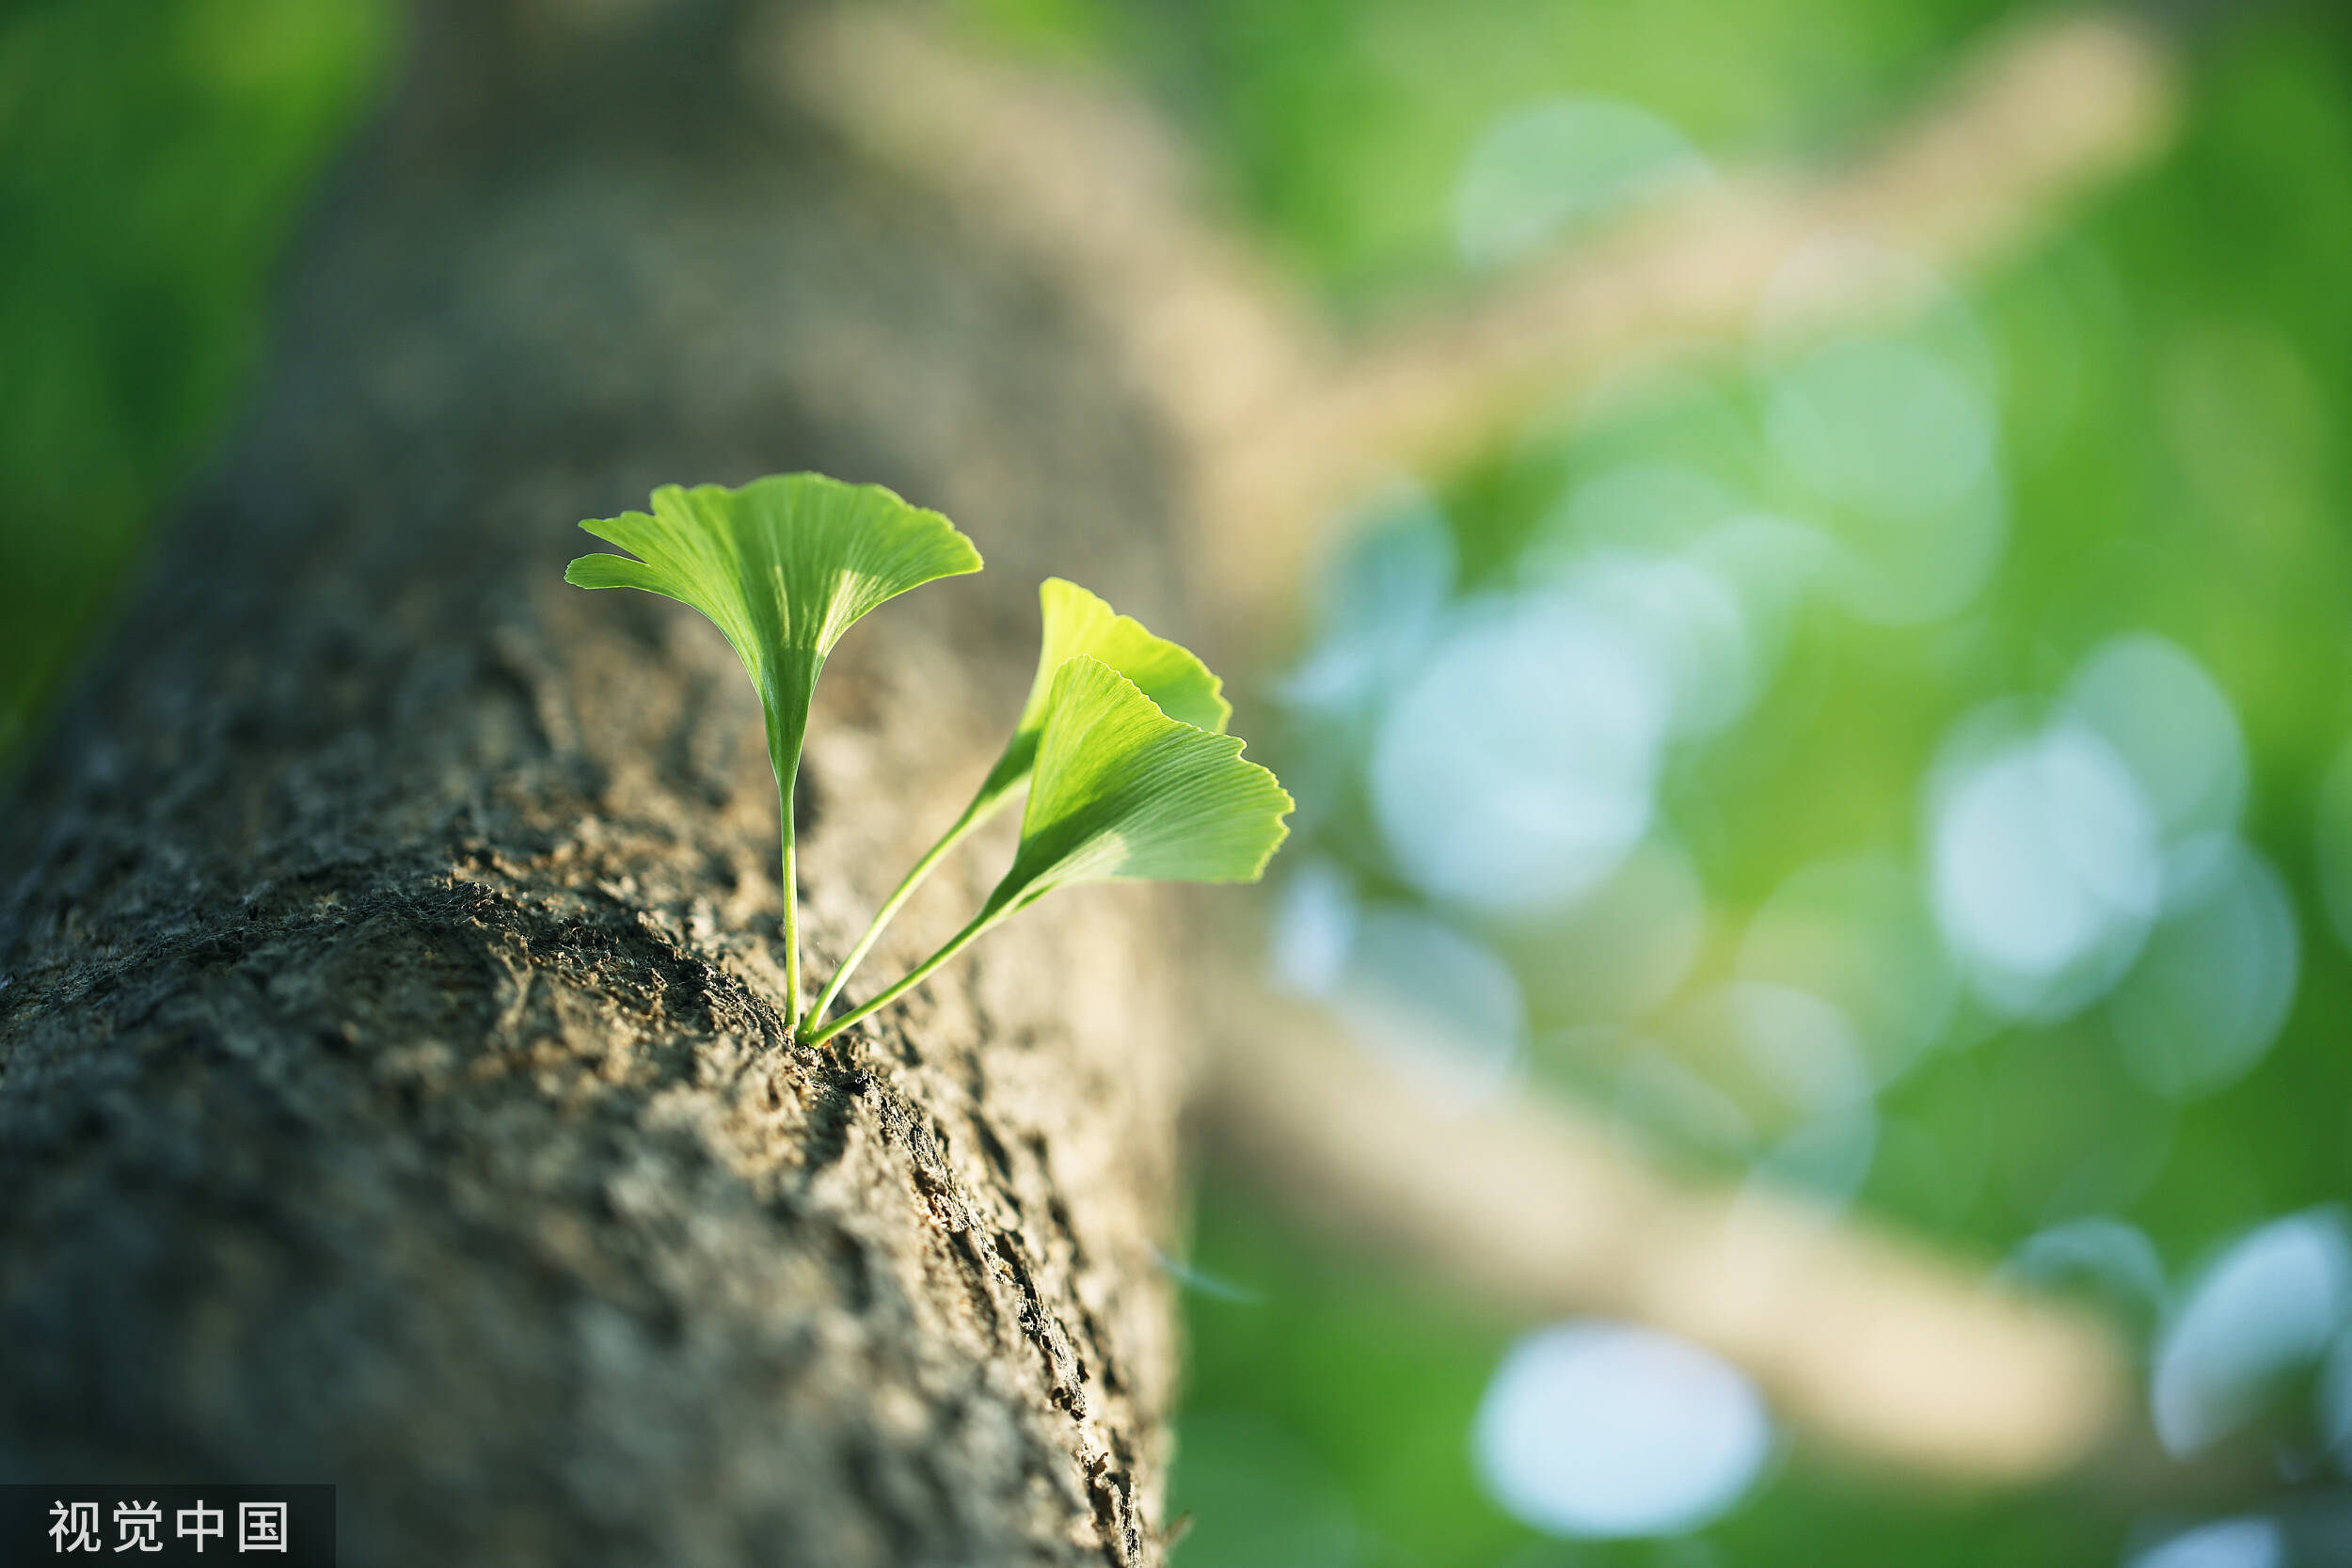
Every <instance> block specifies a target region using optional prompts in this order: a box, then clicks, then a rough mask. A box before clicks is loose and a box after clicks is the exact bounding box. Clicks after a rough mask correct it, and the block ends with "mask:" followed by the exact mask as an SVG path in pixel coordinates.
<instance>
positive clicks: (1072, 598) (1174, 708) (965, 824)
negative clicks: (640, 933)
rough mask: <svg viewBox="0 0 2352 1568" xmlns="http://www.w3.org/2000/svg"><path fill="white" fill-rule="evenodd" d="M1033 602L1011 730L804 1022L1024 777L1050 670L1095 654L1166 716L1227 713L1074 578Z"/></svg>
mask: <svg viewBox="0 0 2352 1568" xmlns="http://www.w3.org/2000/svg"><path fill="white" fill-rule="evenodd" d="M1038 608H1039V610H1040V611H1041V615H1042V618H1043V623H1044V632H1043V636H1042V637H1041V640H1040V646H1039V651H1038V661H1037V676H1036V679H1034V680H1033V681H1032V682H1031V683H1030V686H1029V699H1028V701H1027V702H1026V703H1025V704H1024V705H1022V708H1021V718H1020V720H1019V721H1017V722H1016V723H1015V724H1014V726H1013V733H1012V738H1011V739H1010V740H1009V741H1008V742H1006V745H1005V750H1004V753H1003V754H1002V755H1001V756H999V757H998V758H997V759H996V765H995V766H994V767H993V768H990V769H989V773H988V777H987V778H986V779H984V780H982V781H981V784H980V787H979V790H978V792H977V793H976V794H975V795H974V796H973V797H972V803H971V804H970V805H968V806H966V807H965V808H964V810H963V815H962V816H959V817H958V818H957V819H956V820H955V823H954V824H953V825H952V826H951V827H949V828H948V830H947V831H946V832H945V833H942V834H941V835H940V838H939V842H938V843H936V844H934V845H932V846H931V847H930V849H929V850H927V851H926V852H925V853H924V856H923V858H922V859H921V860H919V861H917V862H916V863H914V869H913V870H912V871H909V872H908V873H907V874H906V877H905V878H904V879H902V880H901V881H900V882H899V883H898V886H897V887H896V888H894V889H892V890H891V894H890V896H889V897H888V898H886V899H884V900H883V901H882V908H880V909H879V910H876V911H874V918H873V920H872V921H871V922H870V923H869V924H868V925H867V926H866V932H865V934H864V935H863V936H861V937H859V938H858V940H857V945H855V946H854V947H852V948H850V952H849V956H848V957H846V958H843V959H842V960H841V967H840V968H838V969H836V970H835V971H834V975H833V978H832V979H831V980H830V981H828V982H827V983H826V985H825V990H824V994H823V995H821V996H819V997H818V999H817V1002H816V1005H815V1006H812V1007H810V1008H809V1014H808V1022H811V1023H814V1022H816V1021H817V1020H818V1019H820V1018H822V1017H823V1016H824V1013H825V1009H826V1008H827V1007H830V1006H833V1001H834V997H836V996H838V995H840V994H841V988H842V987H844V986H846V985H848V984H849V981H850V975H851V974H854V973H855V972H856V970H857V967H858V965H859V964H860V963H862V962H863V961H865V958H866V954H868V953H869V952H871V951H872V950H873V947H874V944H875V942H879V941H880V940H881V939H882V930H883V928H884V927H887V926H888V925H889V924H890V921H891V918H892V917H893V916H894V915H896V914H897V913H898V911H899V909H900V908H901V907H903V906H904V905H905V903H906V901H907V900H908V899H910V898H912V897H913V896H914V890H915V889H916V888H918V887H920V886H922V885H923V879H925V878H926V877H929V876H930V873H931V868H932V867H933V866H935V865H937V864H938V863H939V862H940V861H941V860H942V859H944V858H945V857H946V854H947V852H948V851H949V850H951V849H953V848H954V847H956V846H957V845H958V844H959V843H961V841H962V840H963V839H964V838H965V837H966V836H968V835H969V834H970V833H971V832H973V831H974V830H975V829H977V828H978V827H979V826H980V824H981V823H983V822H986V821H987V820H988V819H989V818H990V817H992V816H994V815H995V814H996V812H997V810H998V809H999V808H1000V807H1002V806H1003V805H1004V804H1005V802H1006V801H1007V800H1009V799H1010V797H1011V796H1012V794H1013V792H1014V791H1016V790H1018V789H1019V788H1020V787H1021V786H1022V785H1023V784H1026V783H1028V780H1029V770H1030V768H1031V767H1032V766H1033V765H1034V764H1035V763H1036V761H1037V745H1038V737H1039V736H1040V735H1041V733H1042V732H1043V730H1044V728H1045V716H1046V712H1047V710H1048V708H1049V707H1050V706H1051V702H1050V699H1051V697H1052V695H1053V690H1054V678H1055V676H1056V675H1057V673H1059V672H1060V670H1061V668H1062V666H1064V665H1065V664H1068V663H1069V662H1070V661H1071V660H1072V659H1073V658H1077V657H1082V656H1083V657H1090V658H1096V659H1100V660H1101V661H1102V662H1103V663H1104V664H1106V665H1108V666H1110V667H1111V668H1112V669H1114V670H1116V671H1118V672H1119V673H1120V674H1122V675H1124V676H1126V677H1127V678H1128V679H1129V680H1130V681H1133V682H1134V683H1135V684H1136V688H1137V689H1139V690H1141V691H1142V692H1143V694H1144V695H1145V696H1147V697H1149V698H1151V699H1152V702H1153V703H1155V704H1157V705H1159V707H1160V709H1161V711H1162V712H1164V713H1166V714H1167V715H1168V717H1169V718H1171V719H1175V720H1179V721H1182V722H1184V723H1187V724H1191V725H1194V726H1196V727H1198V728H1200V729H1203V730H1207V731H1211V732H1213V733H1216V734H1222V733H1223V732H1224V729H1225V724H1226V721H1227V720H1229V719H1231V718H1232V713H1233V707H1232V704H1231V703H1228V702H1227V701H1226V700H1225V697H1224V694H1223V687H1224V683H1223V682H1222V681H1220V680H1218V679H1217V678H1216V675H1214V674H1212V673H1210V672H1209V667H1208V666H1207V665H1205V664H1203V663H1201V662H1200V659H1199V658H1198V657H1195V656H1194V655H1193V653H1192V652H1191V650H1189V649H1187V648H1185V647H1184V645H1183V644H1181V643H1177V642H1171V641H1168V639H1167V638H1165V637H1158V636H1155V635H1153V634H1152V632H1151V631H1149V630H1147V629H1145V627H1144V626H1143V623H1142V622H1140V621H1137V620H1136V618H1135V617H1134V616H1132V615H1121V614H1120V613H1119V611H1117V610H1113V609H1112V608H1111V607H1110V606H1109V605H1107V604H1105V603H1104V601H1103V600H1102V599H1101V598H1100V597H1098V596H1097V595H1095V594H1090V593H1089V592H1087V591H1086V590H1085V589H1083V588H1081V587H1079V586H1078V585H1077V584H1076V583H1074V582H1071V581H1068V580H1066V579H1064V578H1046V579H1045V580H1044V581H1043V582H1042V583H1041V584H1039V585H1038Z"/></svg>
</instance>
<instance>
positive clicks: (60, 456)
mask: <svg viewBox="0 0 2352 1568" xmlns="http://www.w3.org/2000/svg"><path fill="white" fill-rule="evenodd" d="M389 20H390V18H389V7H388V6H387V5H386V4H384V3H383V0H17V3H15V4H12V5H10V6H8V8H5V9H4V10H0V145H4V146H6V147H7V149H8V155H7V157H6V158H5V159H0V236H5V239H4V240H0V490H5V491H6V493H7V495H8V498H9V501H8V508H7V510H6V512H5V514H0V554H5V555H6V556H7V558H8V562H9V563H10V569H9V570H8V572H7V573H6V574H0V628H5V629H4V630H0V761H4V760H5V759H6V758H7V757H8V755H9V754H10V753H11V752H13V750H14V748H15V746H16V745H17V743H18V739H19V734H20V732H21V730H22V729H23V728H24V725H25V724H26V723H27V722H29V721H31V719H32V718H33V715H34V712H35V708H36V706H37V705H38V704H40V702H41V701H42V700H43V699H44V697H45V696H46V695H47V694H48V692H49V689H50V688H51V686H52V684H53V683H54V682H55V681H56V680H57V679H58V678H59V676H60V675H61V673H62V672H63V669H64V668H65V667H66V666H67V665H68V664H69V662H70V661H71V660H72V657H74V656H75V654H76V652H77V650H78V648H79V645H80V641H81V639H82V638H83V637H84V636H85V635H86V633H87V628H88V626H90V624H91V622H92V619H93V617H94V616H95V615H97V614H98V613H99V612H100V610H101V609H102V607H103V605H104V604H105V602H106V601H107V597H108V595H109V594H110V593H111V592H112V590H113V589H114V587H115V584H116V582H117V579H118V578H119V574H120V573H121V572H122V570H123V568H124V567H125V566H126V565H127V564H128V562H129V561H130V560H131V557H132V555H133V552H134V550H135V547H136V546H137V544H138V541H139V539H140V538H141V536H142V533H143V531H144V528H145V525H146V524H147V522H148V519H149V517H150V516H151V514H152V513H153V512H154V511H155V509H156V508H157V507H158V506H159V505H160V504H162V502H163V500H164V499H165V498H166V497H167V495H168V494H169V493H170V491H171V490H172V489H173V487H174V486H176V485H178V484H180V483H183V482H184V480H185V478H186V476H187V474H188V472H189V469H190V467H191V465H192V464H194V463H195V462H196V461H198V460H199V458H200V456H201V454H202V452H203V451H204V448H205V444H206V441H207V438H208V437H210V436H212V435H213V434H214V433H215V432H216V431H217V430H218V429H219V428H220V426H221V425H222V423H223V421H224V420H226V419H227V418H228V417H229V415H230V413H231V411H232V409H233V407H234V393H235V390H236V388H237V386H238V382H239V378H240V376H241V374H242V373H243V372H244V371H245V370H246V367H247V366H248V365H249V364H250V363H251V362H252V359H253V356H254V353H255V351H256V348H257V346H258V341H259V331H260V326H261V318H260V315H259V309H258V308H259V306H260V303H261V299H262V292H263V289H264V286H265V283H266V281H267V277H268V271H269V266H270V263H271V261H272V259H273V258H274V257H275V256H276V254H277V252H278V247H279V245H281V244H282V243H283V240H284V238H285V235H286V233H287V230H288V228H289V226H290V224H291V222H292V220H293V218H294V214H295V211H296V209H297V207H298V205H299V203H300V201H301V200H302V198H304V197H305V196H306V195H307V194H308V192H309V191H310V187H311V184H312V182H313V181H314V180H315V179H316V177H317V175H318V172H319V169H320V166H321V165H322V162H323V161H324V160H325V159H326V157H327V156H328V155H329V154H330V153H331V152H332V150H334V146H335V143H336V141H337V139H338V137H339V135H341V134H342V132H343V130H344V129H345V128H346V127H348V126H349V125H350V123H351V122H352V119H353V118H354V115H355V113H356V112H357V111H358V109H359V108H360V107H361V106H362V104H363V103H364V102H365V100H366V98H367V95H368V91H369V89H370V87H371V86H372V85H373V83H374V82H375V81H376V80H377V79H378V78H379V75H380V73H381V70H382V67H383V63H384V56H385V53H386V45H387V42H388V38H387V34H388V29H389Z"/></svg>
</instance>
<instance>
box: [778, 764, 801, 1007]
mask: <svg viewBox="0 0 2352 1568" xmlns="http://www.w3.org/2000/svg"><path fill="white" fill-rule="evenodd" d="M799 760H800V759H798V758H797V757H796V758H794V759H793V761H794V766H793V767H791V768H785V767H782V766H779V767H778V768H776V799H777V803H778V815H779V816H782V818H783V819H784V994H785V999H786V1001H787V1003H788V1004H789V1005H790V1008H791V1011H792V1012H798V1011H799V1010H800V1006H801V884H800V879H799V877H798V875H797V870H798V868H797V867H796V866H795V865H794V864H793V858H794V857H793V844H792V783H793V779H794V777H795V776H796V775H797V774H798V773H799V772H800V768H799V767H798V763H799ZM787 1016H789V1015H788V1014H787Z"/></svg>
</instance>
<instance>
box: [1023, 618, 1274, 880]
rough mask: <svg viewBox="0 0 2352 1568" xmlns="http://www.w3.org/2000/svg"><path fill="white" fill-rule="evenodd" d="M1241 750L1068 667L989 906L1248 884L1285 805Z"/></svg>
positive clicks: (1129, 689) (1124, 683)
mask: <svg viewBox="0 0 2352 1568" xmlns="http://www.w3.org/2000/svg"><path fill="white" fill-rule="evenodd" d="M1220 705H1221V704H1220ZM1241 752H1242V743H1241V741H1240V739H1239V738H1237V737H1235V736H1226V735H1218V734H1216V732H1214V731H1211V730H1206V729H1202V728H1200V726H1198V725H1195V724H1187V723H1185V722H1184V721H1182V720H1179V719H1174V718H1171V717H1169V716H1168V714H1166V713H1163V712H1162V711H1161V710H1160V709H1159V707H1158V706H1157V705H1155V704H1153V703H1152V699H1151V698H1149V697H1147V696H1145V695H1144V694H1143V692H1142V691H1141V690H1140V689H1138V688H1137V687H1136V683H1135V682H1133V681H1131V680H1129V679H1127V678H1126V677H1125V676H1124V675H1121V674H1120V673H1119V672H1118V671H1116V670H1114V669H1112V668H1111V667H1110V666H1109V665H1107V664H1105V663H1104V662H1103V661H1102V660H1100V659H1097V658H1091V657H1087V656H1085V655H1081V656H1079V657H1076V658H1073V659H1071V660H1070V661H1068V662H1067V663H1065V664H1064V665H1063V666H1062V667H1061V669H1060V670H1059V671H1058V672H1057V673H1056V674H1055V676H1054V685H1053V689H1052V691H1051V693H1050V694H1049V696H1048V697H1047V699H1046V705H1045V722H1044V725H1043V727H1042V730H1041V735H1040V736H1039V740H1038V749H1037V767H1036V776H1035V777H1034V778H1033V779H1031V780H1030V783H1029V800H1028V805H1027V807H1026V808H1025V810H1024V811H1023V812H1022V814H1021V847H1020V849H1019V850H1018V851H1017V852H1016V853H1015V854H1014V856H1013V863H1012V869H1011V870H1010V871H1009V872H1007V873H1006V874H1005V879H1004V880H1003V881H1002V882H1000V883H998V884H997V887H996V891H995V892H994V893H992V894H991V895H989V904H990V905H991V906H998V905H1002V906H1005V907H1007V908H1014V909H1017V908H1019V907H1021V906H1023V905H1025V904H1030V903H1034V902H1035V901H1036V900H1037V899H1038V898H1040V897H1041V896H1042V895H1044V894H1046V893H1048V892H1050V891H1052V890H1053V889H1055V888H1057V887H1066V886H1068V885H1070V884H1071V883H1073V882H1101V881H1110V880H1114V879H1147V878H1148V879H1153V880H1157V881H1181V882H1254V881H1256V880H1257V879H1258V876H1259V874H1260V873H1261V872H1263V871H1264V870H1265V865H1266V862H1267V861H1269V860H1271V859H1272V858H1273V856H1274V851H1275V850H1276V849H1277V848H1278V847H1280V845H1281V842H1282V840H1283V838H1284V837H1285V836H1286V835H1287V834H1288V833H1289V832H1290V830H1289V828H1287V827H1285V826H1284V825H1283V822H1282V818H1283V817H1284V816H1288V815H1289V813H1290V810H1291V805H1292V801H1291V798H1290V796H1289V794H1288V793H1287V792H1286V791H1284V789H1283V788H1282V786H1281V785H1280V784H1277V783H1276V782H1275V779H1274V775H1273V774H1272V773H1269V772H1267V771H1266V770H1265V769H1264V768H1261V767H1259V766H1258V765H1257V764H1256V763H1254V762H1245V761H1243V760H1242V754H1241Z"/></svg>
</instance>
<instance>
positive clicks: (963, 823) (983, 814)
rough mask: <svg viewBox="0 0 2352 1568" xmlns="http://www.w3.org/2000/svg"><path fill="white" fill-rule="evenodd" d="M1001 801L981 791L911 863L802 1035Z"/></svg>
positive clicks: (812, 1012)
mask: <svg viewBox="0 0 2352 1568" xmlns="http://www.w3.org/2000/svg"><path fill="white" fill-rule="evenodd" d="M1004 802H1005V797H1004V796H1003V795H1002V794H998V795H997V796H995V797H994V798H993V799H991V798H990V796H989V795H988V793H987V791H986V790H985V789H983V790H982V792H981V793H980V794H978V795H976V796H974V797H973V798H972V803H971V804H970V805H968V806H966V807H964V808H963V815H962V816H959V817H957V818H956V822H955V826H954V827H952V828H949V829H948V830H947V831H946V832H945V833H942V834H941V835H940V837H939V842H938V843H936V844H934V845H932V846H931V847H930V848H929V849H927V850H925V851H924V854H923V858H922V859H921V860H919V861H916V862H915V863H914V870H912V871H910V872H908V873H907V874H906V876H905V877H903V878H901V879H899V882H898V886H897V887H896V888H894V889H892V890H891V894H890V896H889V897H887V898H885V899H883V900H882V908H881V909H879V910H876V911H874V918H873V919H872V920H870V921H868V922H867V923H866V934H865V935H864V936H862V937H860V938H858V939H857V945H856V946H855V947H852V948H850V956H849V957H848V958H843V959H842V960H841V967H840V968H838V969H836V970H834V972H833V978H832V979H831V980H829V981H827V982H826V984H825V992H824V994H823V995H822V996H819V997H818V999H817V1002H816V1005H815V1006H812V1007H810V1008H809V1010H808V1016H807V1017H806V1018H803V1020H801V1031H802V1033H803V1034H806V1033H807V1032H808V1031H809V1030H811V1029H813V1028H815V1027H816V1026H817V1025H818V1023H819V1022H822V1021H823V1019H824V1016H825V1009H826V1008H828V1007H830V1006H833V1004H834V998H835V997H837V996H839V995H840V994H841V988H842V987H844V986H846V985H848V984H849V983H850V975H851V974H855V973H857V966H858V965H859V964H861V963H863V962H865V960H866V954H868V953H870V952H872V951H873V950H874V943H876V942H880V941H881V940H882V929H883V927H887V926H888V925H889V924H890V921H891V917H892V916H894V915H896V914H897V913H898V910H899V907H900V906H901V905H903V904H905V903H906V901H907V900H908V899H910V898H912V897H914V890H915V889H916V888H919V887H921V886H922V885H923V879H925V878H927V877H929V876H930V874H931V867H933V866H935V865H937V864H938V863H940V862H941V861H942V860H945V859H946V855H947V851H949V850H950V849H953V848H954V847H956V846H957V845H958V844H961V842H962V841H963V840H964V838H965V837H966V836H968V835H969V834H970V833H971V832H972V831H973V830H974V829H975V828H977V827H978V826H979V825H980V824H981V823H983V822H985V821H987V820H988V819H989V818H990V817H992V816H995V815H996V809H997V807H999V806H1001V805H1003V804H1004Z"/></svg>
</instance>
